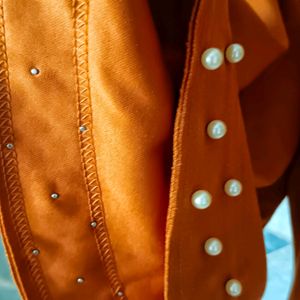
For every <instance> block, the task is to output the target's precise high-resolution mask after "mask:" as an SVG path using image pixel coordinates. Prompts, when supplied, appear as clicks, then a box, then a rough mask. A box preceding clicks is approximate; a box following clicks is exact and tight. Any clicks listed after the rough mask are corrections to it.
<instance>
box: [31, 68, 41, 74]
mask: <svg viewBox="0 0 300 300" xmlns="http://www.w3.org/2000/svg"><path fill="white" fill-rule="evenodd" d="M30 73H31V75H38V74H39V73H40V70H39V69H37V68H32V69H31V70H30Z"/></svg>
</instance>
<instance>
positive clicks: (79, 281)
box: [76, 277, 84, 284]
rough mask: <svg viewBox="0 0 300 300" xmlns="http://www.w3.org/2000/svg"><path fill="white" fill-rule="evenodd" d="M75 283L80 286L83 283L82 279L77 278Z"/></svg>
mask: <svg viewBox="0 0 300 300" xmlns="http://www.w3.org/2000/svg"><path fill="white" fill-rule="evenodd" d="M76 282H77V283H78V284H82V283H84V278H83V277H78V278H77V279H76Z"/></svg>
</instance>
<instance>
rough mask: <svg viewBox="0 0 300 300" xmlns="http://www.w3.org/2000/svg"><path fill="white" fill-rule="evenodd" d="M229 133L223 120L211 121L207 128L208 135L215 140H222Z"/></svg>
mask: <svg viewBox="0 0 300 300" xmlns="http://www.w3.org/2000/svg"><path fill="white" fill-rule="evenodd" d="M226 132H227V127H226V124H225V123H224V122H223V121H221V120H214V121H211V122H210V123H209V124H208V126H207V134H208V136H209V137H210V138H212V139H214V140H218V139H221V138H222V137H224V136H225V134H226Z"/></svg>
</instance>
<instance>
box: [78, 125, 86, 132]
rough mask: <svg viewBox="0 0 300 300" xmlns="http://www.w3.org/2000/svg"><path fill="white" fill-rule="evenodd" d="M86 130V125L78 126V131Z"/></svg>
mask: <svg viewBox="0 0 300 300" xmlns="http://www.w3.org/2000/svg"><path fill="white" fill-rule="evenodd" d="M86 130H87V128H86V126H84V125H81V126H80V127H79V131H80V132H84V131H86Z"/></svg>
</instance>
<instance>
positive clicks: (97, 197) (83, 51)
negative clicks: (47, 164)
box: [72, 0, 127, 300]
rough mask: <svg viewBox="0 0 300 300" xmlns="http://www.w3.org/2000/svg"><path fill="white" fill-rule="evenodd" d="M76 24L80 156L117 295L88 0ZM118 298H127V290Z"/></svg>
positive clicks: (76, 8) (76, 9)
mask: <svg viewBox="0 0 300 300" xmlns="http://www.w3.org/2000/svg"><path fill="white" fill-rule="evenodd" d="M72 5H73V25H74V53H73V54H74V57H73V59H74V68H75V75H76V98H77V100H78V128H79V126H82V125H83V126H85V127H86V128H87V130H85V131H84V132H79V143H80V149H81V160H82V167H83V172H84V178H85V184H86V189H87V195H88V200H89V207H90V216H91V220H92V221H96V222H97V227H96V228H95V229H94V230H95V238H96V243H97V248H98V251H99V254H100V257H101V259H102V262H103V265H104V269H105V272H106V276H107V278H108V280H109V282H110V285H111V288H112V292H113V294H114V295H115V296H117V294H118V292H123V294H124V289H123V286H122V283H121V281H120V279H119V276H118V273H117V268H116V263H115V259H114V256H113V250H112V247H111V243H110V238H109V233H108V230H107V227H106V223H105V216H104V207H103V203H102V196H101V188H100V184H99V180H98V174H97V167H96V154H95V146H94V141H93V133H92V126H93V121H92V107H91V101H90V83H89V69H88V14H89V1H88V0H73V3H72ZM118 298H119V299H122V300H125V299H127V298H126V296H125V294H124V295H123V296H118Z"/></svg>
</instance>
